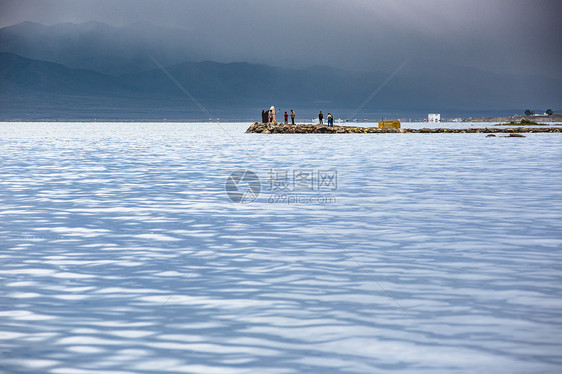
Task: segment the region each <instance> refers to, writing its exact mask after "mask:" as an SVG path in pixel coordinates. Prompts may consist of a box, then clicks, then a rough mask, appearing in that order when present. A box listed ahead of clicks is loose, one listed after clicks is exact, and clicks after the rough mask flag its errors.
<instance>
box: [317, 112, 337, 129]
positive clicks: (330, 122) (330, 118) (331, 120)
mask: <svg viewBox="0 0 562 374" xmlns="http://www.w3.org/2000/svg"><path fill="white" fill-rule="evenodd" d="M326 118H327V119H328V126H334V116H333V115H332V113H328V117H326ZM318 123H319V124H320V125H323V124H324V114H322V111H320V113H319V114H318Z"/></svg>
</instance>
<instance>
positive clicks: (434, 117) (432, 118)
mask: <svg viewBox="0 0 562 374" xmlns="http://www.w3.org/2000/svg"><path fill="white" fill-rule="evenodd" d="M427 122H441V114H439V113H429V114H428V115H427Z"/></svg>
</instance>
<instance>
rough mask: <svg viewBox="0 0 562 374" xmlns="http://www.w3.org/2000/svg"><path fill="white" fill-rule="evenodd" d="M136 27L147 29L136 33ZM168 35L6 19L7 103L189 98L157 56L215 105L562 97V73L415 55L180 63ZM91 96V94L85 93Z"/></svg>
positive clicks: (1, 59)
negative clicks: (370, 65) (480, 66)
mask: <svg viewBox="0 0 562 374" xmlns="http://www.w3.org/2000/svg"><path fill="white" fill-rule="evenodd" d="M136 28H140V29H142V30H143V32H142V33H141V34H138V35H137V34H135V31H134V30H135V29H136ZM151 28H153V30H151ZM165 30H166V32H168V33H171V34H173V33H175V32H176V30H173V29H165ZM151 33H152V34H153V36H152V37H150V35H149V34H151ZM163 35H165V33H164V32H163V31H161V29H160V28H159V27H155V26H151V25H144V24H143V25H136V27H134V26H129V27H124V28H116V27H113V26H108V25H105V24H101V23H95V22H88V23H84V24H79V25H76V24H58V25H54V26H43V25H38V24H34V23H30V22H26V23H22V24H18V25H15V26H10V27H7V28H3V29H0V51H5V53H0V88H1V91H0V96H2V99H3V101H4V103H7V104H3V105H9V103H10V100H11V97H15V96H17V97H19V98H20V99H21V98H25V97H32V96H37V95H38V94H41V93H43V94H44V93H48V94H49V97H42V98H41V100H47V101H48V100H51V99H52V100H58V99H57V98H56V96H60V95H63V96H64V95H66V96H68V95H74V96H96V97H99V98H116V97H119V98H122V99H125V100H126V101H127V105H128V108H129V110H131V109H130V108H134V107H135V106H138V107H143V110H144V109H146V110H148V109H149V108H146V106H147V102H146V101H144V100H145V99H150V100H167V98H169V99H170V100H171V102H174V100H180V99H186V102H189V99H188V98H186V95H185V94H184V93H183V92H182V90H181V89H179V88H178V87H177V86H176V85H175V83H174V82H172V80H170V78H169V77H167V76H166V74H165V73H164V72H163V71H161V70H160V69H159V68H158V67H157V66H156V64H155V63H154V61H153V58H155V59H157V60H158V62H159V63H161V64H163V65H165V66H167V70H168V71H169V72H170V74H172V75H173V77H174V78H175V79H176V80H177V81H178V82H179V83H180V84H181V85H182V86H183V87H184V88H185V89H187V90H188V91H189V92H190V93H191V94H192V95H193V96H194V97H196V98H197V100H199V101H200V102H201V103H202V104H204V105H205V106H208V107H209V108H221V107H224V106H232V107H235V106H244V107H248V108H251V107H255V108H262V107H265V106H269V105H277V106H282V107H285V108H286V107H288V106H301V107H307V108H317V107H321V108H324V109H326V108H338V109H347V110H348V111H352V110H353V109H354V108H357V107H358V106H359V105H360V104H361V103H363V102H364V101H365V99H366V98H368V97H370V95H371V94H373V93H374V92H377V94H376V95H375V96H374V97H373V98H372V100H370V101H369V102H368V103H367V105H366V106H365V107H364V108H363V109H365V110H394V111H397V112H400V111H402V112H403V111H408V110H419V111H439V110H445V109H455V108H462V109H501V108H517V107H519V108H521V109H522V110H524V109H525V108H527V107H531V108H543V107H544V108H546V107H552V108H557V107H560V106H561V105H560V103H562V90H561V89H560V87H562V82H561V81H560V80H556V79H552V78H549V77H546V76H529V75H508V74H503V75H502V74H494V73H490V72H485V71H481V70H477V69H473V68H468V67H463V66H455V65H447V64H445V63H443V62H440V61H438V60H437V61H429V60H423V59H419V58H415V57H414V58H413V59H412V60H411V61H410V62H408V63H407V64H406V65H405V66H404V68H403V69H402V70H400V71H399V72H398V73H397V74H396V76H395V77H394V78H393V79H392V80H391V81H389V82H388V83H387V84H385V85H383V82H385V80H386V79H387V78H388V77H389V75H390V74H391V72H368V71H364V72H350V71H344V70H339V69H335V68H330V67H325V66H313V67H309V68H307V69H290V68H282V67H273V66H268V65H264V64H252V63H247V62H233V63H219V62H213V61H204V62H184V61H189V60H183V61H181V62H179V63H178V62H175V59H176V58H179V57H178V56H180V55H181V53H180V54H176V55H175V56H172V55H174V53H170V52H169V51H168V52H166V51H164V50H163V49H161V50H160V52H157V51H156V49H155V50H154V51H156V52H154V54H151V52H150V50H151V47H150V45H154V44H158V41H159V39H158V38H162V37H163ZM149 39H150V40H151V41H150V42H149V43H148V44H146V41H147V40H149ZM160 42H163V40H160ZM170 43H171V44H174V43H172V42H170ZM167 48H169V46H168V47H167ZM18 52H19V53H18ZM20 53H21V55H19V54H20ZM166 53H168V54H166ZM182 53H183V54H187V55H189V54H190V53H189V51H182ZM18 55H19V56H18ZM34 56H40V57H42V58H38V57H34ZM192 56H195V55H192ZM43 60H44V61H43ZM53 60H56V62H52V61H53ZM49 61H51V62H49ZM77 66H78V67H82V68H80V69H77V68H76V67H77ZM84 67H89V68H84ZM77 105H80V101H78V104H77ZM83 105H84V106H85V107H87V106H89V105H91V103H90V102H88V100H87V99H84V100H83ZM153 110H155V111H158V110H160V108H159V107H154V108H153ZM4 112H5V111H4ZM61 116H64V113H61Z"/></svg>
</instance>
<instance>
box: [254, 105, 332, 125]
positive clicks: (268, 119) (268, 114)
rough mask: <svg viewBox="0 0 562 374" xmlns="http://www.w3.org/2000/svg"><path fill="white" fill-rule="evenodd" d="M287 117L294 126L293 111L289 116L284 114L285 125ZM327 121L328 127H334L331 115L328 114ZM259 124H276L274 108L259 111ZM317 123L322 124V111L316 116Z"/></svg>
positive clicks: (287, 121)
mask: <svg viewBox="0 0 562 374" xmlns="http://www.w3.org/2000/svg"><path fill="white" fill-rule="evenodd" d="M289 116H291V124H292V125H294V124H295V111H294V110H292V109H291V114H289V113H287V112H285V114H284V120H285V123H289ZM327 119H328V126H334V116H332V113H328V116H327ZM261 122H262V123H277V120H276V118H275V107H274V106H272V107H271V108H269V110H262V111H261ZM318 123H319V124H321V125H323V124H324V114H322V111H320V113H319V114H318Z"/></svg>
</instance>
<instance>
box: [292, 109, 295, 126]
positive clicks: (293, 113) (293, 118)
mask: <svg viewBox="0 0 562 374" xmlns="http://www.w3.org/2000/svg"><path fill="white" fill-rule="evenodd" d="M294 124H295V111H294V110H292V109H291V125H294Z"/></svg>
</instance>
